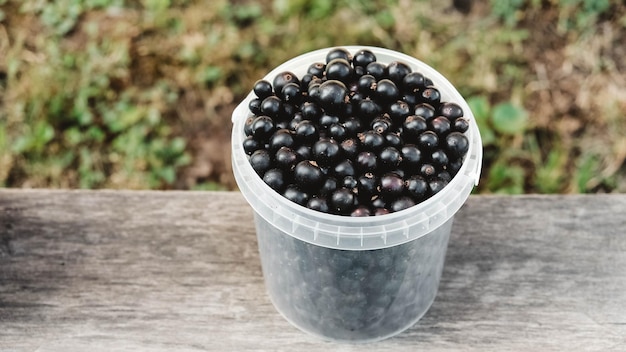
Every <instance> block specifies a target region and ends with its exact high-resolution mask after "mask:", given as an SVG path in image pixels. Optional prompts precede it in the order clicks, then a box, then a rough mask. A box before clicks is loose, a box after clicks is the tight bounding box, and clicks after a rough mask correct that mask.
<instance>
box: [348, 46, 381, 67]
mask: <svg viewBox="0 0 626 352" xmlns="http://www.w3.org/2000/svg"><path fill="white" fill-rule="evenodd" d="M375 61H376V55H374V53H373V52H371V51H370V50H368V49H361V50H359V51H357V52H356V53H355V54H354V57H353V58H352V64H353V65H354V66H355V67H367V65H369V64H370V63H372V62H375Z"/></svg>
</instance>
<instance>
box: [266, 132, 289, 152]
mask: <svg viewBox="0 0 626 352" xmlns="http://www.w3.org/2000/svg"><path fill="white" fill-rule="evenodd" d="M294 144H295V141H294V137H293V133H292V132H291V131H290V130H288V129H281V130H278V131H276V132H274V134H272V136H271V137H270V140H269V146H270V151H271V152H276V151H277V150H278V149H280V148H281V147H293V146H294Z"/></svg>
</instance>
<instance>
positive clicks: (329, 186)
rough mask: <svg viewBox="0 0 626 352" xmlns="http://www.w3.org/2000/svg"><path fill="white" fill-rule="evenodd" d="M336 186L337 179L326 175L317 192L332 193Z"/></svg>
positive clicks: (322, 193) (326, 194)
mask: <svg viewBox="0 0 626 352" xmlns="http://www.w3.org/2000/svg"><path fill="white" fill-rule="evenodd" d="M337 187H338V184H337V179H335V178H334V177H327V178H326V180H325V181H324V184H323V185H322V188H320V191H319V193H320V194H321V195H323V196H328V195H330V194H332V193H333V192H334V191H335V190H337Z"/></svg>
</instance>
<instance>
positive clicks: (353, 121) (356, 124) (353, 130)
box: [343, 117, 362, 137]
mask: <svg viewBox="0 0 626 352" xmlns="http://www.w3.org/2000/svg"><path fill="white" fill-rule="evenodd" d="M343 127H344V128H345V129H346V134H347V135H348V136H349V137H355V136H356V135H357V133H359V132H361V129H362V124H361V120H360V119H358V118H356V117H348V118H347V119H346V120H345V121H344V122H343Z"/></svg>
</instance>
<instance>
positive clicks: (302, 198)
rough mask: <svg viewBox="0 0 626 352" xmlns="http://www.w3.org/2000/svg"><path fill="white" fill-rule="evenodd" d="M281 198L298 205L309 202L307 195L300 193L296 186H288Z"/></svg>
mask: <svg viewBox="0 0 626 352" xmlns="http://www.w3.org/2000/svg"><path fill="white" fill-rule="evenodd" d="M283 197H285V198H287V199H289V200H290V201H292V202H294V203H297V204H300V205H306V204H307V203H308V201H309V197H310V196H309V194H308V193H306V192H304V191H302V190H301V189H299V188H298V186H296V185H288V186H287V187H286V188H285V190H284V191H283Z"/></svg>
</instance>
